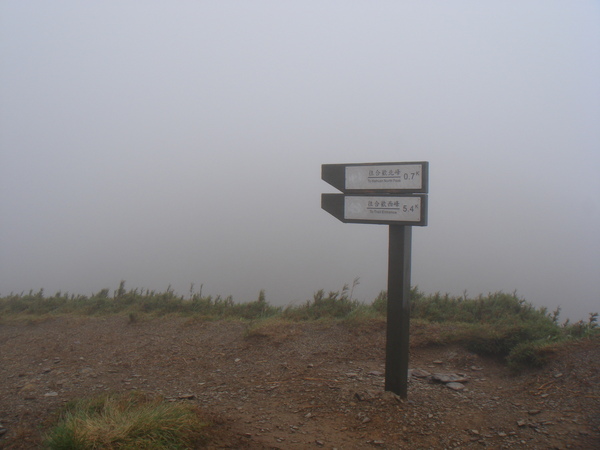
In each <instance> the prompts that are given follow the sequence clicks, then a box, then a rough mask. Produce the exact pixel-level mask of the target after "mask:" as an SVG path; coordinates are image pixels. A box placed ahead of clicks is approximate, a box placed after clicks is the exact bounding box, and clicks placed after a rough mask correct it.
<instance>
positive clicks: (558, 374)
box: [554, 372, 563, 378]
mask: <svg viewBox="0 0 600 450" xmlns="http://www.w3.org/2000/svg"><path fill="white" fill-rule="evenodd" d="M562 376H563V374H562V373H560V372H559V373H555V374H554V378H560V377H562Z"/></svg>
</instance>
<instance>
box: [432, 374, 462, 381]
mask: <svg viewBox="0 0 600 450" xmlns="http://www.w3.org/2000/svg"><path fill="white" fill-rule="evenodd" d="M431 379H432V380H434V381H439V382H440V383H466V382H467V381H469V380H468V378H466V377H464V376H460V375H457V374H455V373H434V374H433V375H432V376H431Z"/></svg>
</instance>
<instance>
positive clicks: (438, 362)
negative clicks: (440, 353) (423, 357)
mask: <svg viewBox="0 0 600 450" xmlns="http://www.w3.org/2000/svg"><path fill="white" fill-rule="evenodd" d="M433 364H438V365H440V364H444V361H442V360H440V359H436V360H435V361H433Z"/></svg>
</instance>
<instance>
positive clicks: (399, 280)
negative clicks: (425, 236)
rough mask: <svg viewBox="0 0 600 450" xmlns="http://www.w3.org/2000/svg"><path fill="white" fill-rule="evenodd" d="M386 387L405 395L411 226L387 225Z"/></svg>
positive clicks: (402, 396)
mask: <svg viewBox="0 0 600 450" xmlns="http://www.w3.org/2000/svg"><path fill="white" fill-rule="evenodd" d="M389 227H390V230H389V255H388V291H387V335H386V357H385V390H386V391H392V392H393V393H395V394H397V395H399V396H400V397H401V398H403V399H405V398H407V396H408V350H409V345H408V344H409V324H410V259H411V241H412V227H411V226H404V225H390V226H389Z"/></svg>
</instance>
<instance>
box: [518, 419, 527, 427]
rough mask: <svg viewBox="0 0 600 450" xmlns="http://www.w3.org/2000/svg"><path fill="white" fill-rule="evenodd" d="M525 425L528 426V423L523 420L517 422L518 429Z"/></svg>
mask: <svg viewBox="0 0 600 450" xmlns="http://www.w3.org/2000/svg"><path fill="white" fill-rule="evenodd" d="M525 425H527V421H526V420H523V419H520V420H517V426H518V427H524V426H525Z"/></svg>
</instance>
